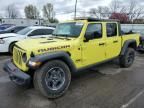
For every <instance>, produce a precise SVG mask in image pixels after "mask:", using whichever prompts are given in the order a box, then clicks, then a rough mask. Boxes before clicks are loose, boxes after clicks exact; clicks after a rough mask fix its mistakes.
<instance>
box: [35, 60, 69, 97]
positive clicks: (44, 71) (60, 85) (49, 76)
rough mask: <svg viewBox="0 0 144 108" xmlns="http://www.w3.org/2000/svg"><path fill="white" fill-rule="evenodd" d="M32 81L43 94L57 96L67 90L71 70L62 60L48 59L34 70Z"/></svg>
mask: <svg viewBox="0 0 144 108" xmlns="http://www.w3.org/2000/svg"><path fill="white" fill-rule="evenodd" d="M33 82H34V86H35V88H36V89H37V90H38V91H40V92H41V93H42V94H43V95H44V96H46V97H48V98H57V97H60V96H62V95H63V94H64V93H65V92H66V91H67V89H68V87H69V85H70V82H71V72H70V70H69V68H68V66H67V65H66V64H65V63H64V62H63V61H60V60H53V61H49V62H48V63H46V64H44V65H43V66H42V67H41V68H40V69H39V70H37V71H36V72H35V74H34V80H33Z"/></svg>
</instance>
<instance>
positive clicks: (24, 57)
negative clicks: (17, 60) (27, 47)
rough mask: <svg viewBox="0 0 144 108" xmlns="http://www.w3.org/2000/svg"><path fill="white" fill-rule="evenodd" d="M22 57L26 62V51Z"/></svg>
mask: <svg viewBox="0 0 144 108" xmlns="http://www.w3.org/2000/svg"><path fill="white" fill-rule="evenodd" d="M22 59H23V61H24V62H26V61H27V55H26V53H24V54H23V55H22Z"/></svg>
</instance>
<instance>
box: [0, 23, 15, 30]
mask: <svg viewBox="0 0 144 108" xmlns="http://www.w3.org/2000/svg"><path fill="white" fill-rule="evenodd" d="M12 26H14V25H13V24H1V25H0V31H3V30H6V29H7V28H10V27H12Z"/></svg>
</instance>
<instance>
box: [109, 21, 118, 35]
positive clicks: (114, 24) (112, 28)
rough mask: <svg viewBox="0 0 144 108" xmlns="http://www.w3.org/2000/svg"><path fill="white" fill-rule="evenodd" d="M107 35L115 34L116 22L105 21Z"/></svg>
mask: <svg viewBox="0 0 144 108" xmlns="http://www.w3.org/2000/svg"><path fill="white" fill-rule="evenodd" d="M106 28H107V37H114V36H117V24H116V23H107V25H106Z"/></svg>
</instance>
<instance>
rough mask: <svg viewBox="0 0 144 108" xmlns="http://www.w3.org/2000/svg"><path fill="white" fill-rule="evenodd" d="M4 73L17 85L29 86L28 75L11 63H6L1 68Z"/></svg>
mask: <svg viewBox="0 0 144 108" xmlns="http://www.w3.org/2000/svg"><path fill="white" fill-rule="evenodd" d="M3 69H4V71H5V72H7V73H8V75H9V78H10V79H11V81H13V82H14V83H16V84H17V85H29V84H30V82H31V77H30V75H28V74H26V73H24V72H22V71H21V70H19V69H18V68H17V67H16V66H15V65H14V64H13V63H12V62H11V61H7V62H6V63H5V65H4V67H3Z"/></svg>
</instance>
